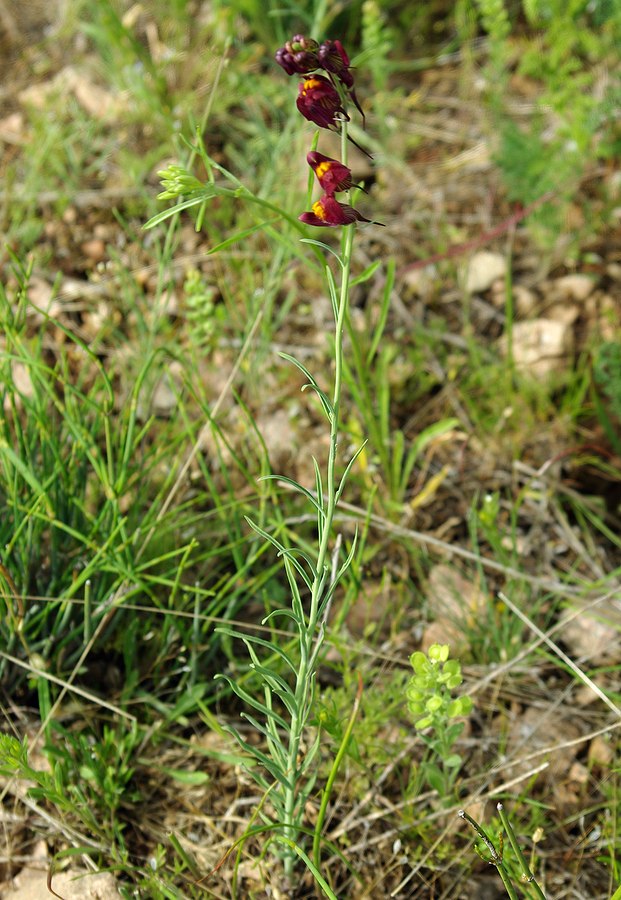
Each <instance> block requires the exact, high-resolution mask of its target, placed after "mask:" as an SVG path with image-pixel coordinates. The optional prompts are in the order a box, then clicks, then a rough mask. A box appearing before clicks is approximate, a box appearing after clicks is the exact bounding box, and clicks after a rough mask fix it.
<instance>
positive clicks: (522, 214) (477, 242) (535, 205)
mask: <svg viewBox="0 0 621 900" xmlns="http://www.w3.org/2000/svg"><path fill="white" fill-rule="evenodd" d="M554 196H555V194H554V191H547V192H546V193H545V194H542V195H541V197H538V198H537V199H536V200H533V202H532V203H529V204H528V206H522V205H520V206H519V208H518V209H517V210H516V212H514V213H513V215H511V216H509V217H508V218H507V219H504V220H503V221H502V222H501V223H500V225H496V227H495V228H492V229H491V230H490V231H486V232H484V233H483V234H480V235H479V236H478V237H476V238H473V239H472V240H471V241H464V243H462V244H453V246H452V247H449V249H448V250H446V251H445V252H444V253H435V254H434V255H433V256H428V257H426V259H417V260H416V262H413V263H408V265H407V266H402V268H401V269H399V271H398V272H397V276H400V275H403V274H404V273H405V272H413V271H414V270H416V269H423V268H424V267H425V266H430V265H432V263H437V262H442V260H444V259H451V258H452V257H453V256H461V255H462V254H463V253H468V251H469V250H475V249H476V248H477V247H482V246H484V245H485V244H487V243H489V242H490V241H493V240H494V238H497V237H500V236H501V235H502V234H506V232H507V231H510V230H511V228H513V226H514V225H517V223H518V222H521V221H522V219H525V218H526V216H529V215H530V214H531V213H532V212H534V211H535V210H536V209H539V207H540V206H543V205H544V203H547V202H548V200H552V199H554Z"/></svg>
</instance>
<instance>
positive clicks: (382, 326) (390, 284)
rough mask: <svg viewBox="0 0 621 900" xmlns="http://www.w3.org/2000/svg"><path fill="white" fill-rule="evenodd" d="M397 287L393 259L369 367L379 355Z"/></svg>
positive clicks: (370, 353)
mask: <svg viewBox="0 0 621 900" xmlns="http://www.w3.org/2000/svg"><path fill="white" fill-rule="evenodd" d="M394 285H395V261H394V259H391V260H390V262H389V263H388V269H387V271H386V284H385V285H384V290H383V292H382V303H381V306H380V314H379V318H378V320H377V325H376V326H375V331H374V332H373V339H372V341H371V346H370V347H369V352H368V353H367V357H366V360H367V366H369V365H371V363H372V361H373V358H374V356H375V354H376V353H377V348H378V347H379V343H380V341H381V339H382V335H383V334H384V329H385V328H386V321H387V319H388V311H389V309H390V297H391V294H392V289H393V287H394Z"/></svg>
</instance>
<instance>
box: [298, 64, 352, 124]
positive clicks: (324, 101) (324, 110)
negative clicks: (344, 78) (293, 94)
mask: <svg viewBox="0 0 621 900" xmlns="http://www.w3.org/2000/svg"><path fill="white" fill-rule="evenodd" d="M296 104H297V107H298V110H299V112H301V113H302V115H303V116H304V118H305V119H308V120H309V122H314V123H315V125H319V127H320V128H331V127H332V126H335V127H336V125H337V123H336V121H335V117H336V115H337V114H340V115H342V116H344V117H345V118H346V119H348V118H349V117H348V116H347V113H346V112H345V110H344V109H343V107H342V105H341V98H340V97H339V93H338V91H337V89H336V88H335V87H334V85H333V84H331V82H330V81H328V79H327V78H324V77H323V75H309V77H308V78H305V79H304V81H301V82H300V87H299V93H298V98H297V100H296Z"/></svg>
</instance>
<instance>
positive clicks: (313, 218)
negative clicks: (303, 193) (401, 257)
mask: <svg viewBox="0 0 621 900" xmlns="http://www.w3.org/2000/svg"><path fill="white" fill-rule="evenodd" d="M298 218H299V220H300V222H304V224H305V225H317V226H318V227H321V228H336V227H337V226H338V225H351V224H352V222H370V221H371V220H370V219H365V217H364V216H363V215H361V214H360V213H359V212H358V210H357V209H354V208H353V206H347V205H346V204H345V203H339V202H338V200H335V199H334V197H333V196H332V195H331V194H324V195H323V197H320V198H319V200H317V201H316V202H315V203H313V205H312V207H311V211H310V212H304V213H302V215H301V216H298ZM375 224H377V225H379V224H381V223H379V222H377V223H375Z"/></svg>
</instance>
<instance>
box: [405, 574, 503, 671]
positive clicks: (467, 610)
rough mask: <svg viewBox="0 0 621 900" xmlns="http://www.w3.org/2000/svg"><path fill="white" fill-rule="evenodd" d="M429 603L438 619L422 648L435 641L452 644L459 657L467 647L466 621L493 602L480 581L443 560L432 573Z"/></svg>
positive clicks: (431, 611) (423, 639)
mask: <svg viewBox="0 0 621 900" xmlns="http://www.w3.org/2000/svg"><path fill="white" fill-rule="evenodd" d="M426 595H427V603H428V605H429V610H430V613H431V615H432V616H433V617H434V618H435V621H434V622H432V623H431V624H430V625H429V626H428V627H427V628H426V629H425V632H424V634H423V638H422V641H421V650H423V651H427V650H428V649H429V647H431V645H432V644H448V645H449V646H450V649H451V656H459V655H460V654H461V653H462V652H463V651H464V650H466V649H467V643H466V635H465V629H464V623H465V622H466V621H467V620H468V619H469V618H473V617H476V616H477V615H478V614H480V612H481V610H482V609H483V608H484V607H485V606H486V605H487V603H488V602H489V600H488V598H487V597H486V595H485V594H484V593H483V591H481V589H480V586H479V584H478V582H477V581H476V579H475V580H473V581H469V580H468V579H467V578H466V577H465V576H464V575H462V573H461V572H460V571H459V570H458V569H455V568H453V567H451V566H449V565H446V564H444V563H439V564H438V565H437V566H434V567H433V569H432V570H431V572H430V573H429V579H428V581H427V589H426Z"/></svg>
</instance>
